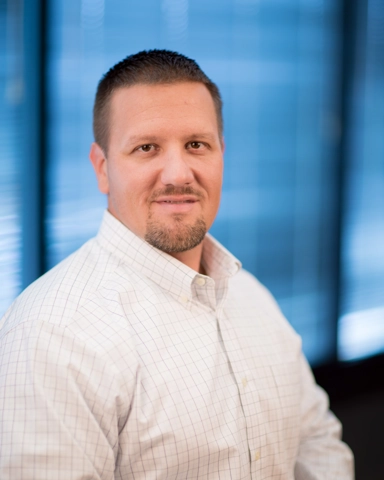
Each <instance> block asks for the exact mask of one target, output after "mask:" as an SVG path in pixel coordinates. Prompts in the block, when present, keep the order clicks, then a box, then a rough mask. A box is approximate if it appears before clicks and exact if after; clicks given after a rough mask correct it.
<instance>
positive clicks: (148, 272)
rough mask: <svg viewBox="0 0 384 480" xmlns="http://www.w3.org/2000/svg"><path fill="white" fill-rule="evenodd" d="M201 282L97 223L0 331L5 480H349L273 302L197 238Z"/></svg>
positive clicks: (319, 395)
mask: <svg viewBox="0 0 384 480" xmlns="http://www.w3.org/2000/svg"><path fill="white" fill-rule="evenodd" d="M202 262H203V266H204V268H205V271H206V272H207V275H202V274H199V273H197V272H195V271H194V270H191V269H190V268H188V267H187V266H185V265H184V264H182V263H180V262H179V261H177V260H176V259H174V258H173V257H171V256H169V255H167V254H165V253H163V252H160V251H158V250H156V249H155V248H153V247H152V246H150V245H149V244H147V243H146V242H144V241H143V240H141V239H140V238H138V237H136V236H135V235H134V234H133V233H132V232H130V231H129V230H128V229H127V228H126V227H124V226H123V225H122V224H121V223H120V222H119V221H118V220H116V219H115V218H114V217H112V216H111V215H110V214H109V213H108V212H106V213H105V216H104V220H103V223H102V226H101V229H100V231H99V234H98V236H97V237H96V238H95V239H92V240H90V241H89V242H87V243H86V244H85V245H84V246H83V247H82V248H81V249H80V250H78V251H77V252H75V253H74V254H73V255H71V256H70V257H68V258H67V259H66V260H65V261H63V262H62V263H61V264H59V265H58V266H57V267H55V268H54V269H53V270H51V271H50V272H48V273H47V274H46V275H44V276H43V277H41V278H40V279H39V280H37V281H36V282H35V283H34V284H32V285H31V286H30V287H29V288H28V289H27V290H26V291H24V292H23V294H22V295H20V297H19V298H18V299H17V300H16V301H15V302H14V304H13V305H12V306H11V307H10V309H9V310H8V312H7V313H6V315H5V317H4V318H3V319H2V321H1V322H0V328H1V330H0V478H1V479H2V480H8V479H13V480H45V479H46V480H69V479H70V480H80V479H81V480H91V479H95V480H96V479H97V480H101V479H102V480H112V479H124V480H128V479H136V480H144V479H146V480H150V479H156V480H160V479H183V480H184V479H212V480H213V479H215V480H217V479H232V480H240V479H265V480H266V479H271V480H272V479H281V480H283V479H284V480H288V479H290V480H293V479H294V478H295V479H300V480H312V479H313V480H314V479H318V480H320V479H335V480H336V479H337V480H343V479H352V478H353V460H352V455H351V452H350V450H349V449H348V447H347V446H346V445H344V444H343V443H342V442H341V441H340V440H339V436H340V424H339V422H338V421H337V420H336V418H335V417H334V416H333V415H332V414H331V413H330V412H329V411H328V404H327V397H326V395H325V394H324V392H323V391H322V390H321V389H320V388H319V387H317V386H316V385H315V383H314V381H313V377H312V374H311V372H310V369H309V367H308V365H307V363H306V361H305V359H304V358H303V356H302V353H301V342H300V339H299V337H298V336H297V335H296V334H295V333H294V332H293V330H292V329H291V327H290V326H289V324H288V323H287V321H286V320H285V319H284V317H283V316H282V314H281V312H280V311H279V309H278V308H277V306H276V304H275V302H274V300H273V299H272V298H271V296H270V295H269V293H268V292H267V291H266V290H265V289H264V287H262V286H261V285H260V284H259V283H258V282H257V280H256V279H255V278H253V277H252V276H251V275H250V274H248V273H247V272H245V271H244V270H242V269H241V266H240V264H239V262H238V261H237V260H236V259H235V258H234V257H233V256H232V255H231V254H230V253H229V252H227V251H226V250H225V249H224V248H223V247H222V246H221V245H219V244H218V243H217V242H216V241H215V240H214V239H213V238H212V237H210V236H209V235H207V237H206V239H205V242H204V251H203V260H202Z"/></svg>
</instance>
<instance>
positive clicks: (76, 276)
mask: <svg viewBox="0 0 384 480" xmlns="http://www.w3.org/2000/svg"><path fill="white" fill-rule="evenodd" d="M119 264H120V262H119V260H118V259H117V258H115V257H114V256H113V255H112V254H111V253H110V252H108V251H106V250H104V249H102V248H101V247H100V246H99V245H98V243H97V240H96V239H92V240H90V241H89V242H87V243H86V244H84V245H83V246H82V247H81V248H80V249H79V250H77V251H76V252H74V253H73V254H72V255H70V256H69V257H67V258H66V259H65V260H63V261H62V262H61V263H59V264H58V265H57V266H56V267H54V268H53V269H52V270H50V271H49V272H47V273H46V274H45V275H43V276H42V277H40V278H39V279H37V280H36V281H35V282H33V283H32V284H31V285H30V286H29V287H28V288H27V289H26V290H24V292H22V294H21V295H19V297H18V298H17V299H16V300H15V301H14V303H13V304H12V305H11V306H10V308H9V309H8V311H7V312H6V314H5V315H4V317H3V319H1V320H0V344H2V345H3V347H4V348H5V347H7V348H9V349H10V351H11V350H12V351H14V352H16V353H17V352H19V351H21V350H23V349H24V350H25V349H26V350H28V351H30V352H34V353H33V355H35V356H36V355H37V352H47V354H48V352H51V353H50V354H51V355H55V354H57V355H58V354H59V353H60V355H62V353H63V352H64V351H67V352H70V354H71V355H72V356H73V355H74V352H77V354H78V355H79V356H81V355H85V352H88V353H87V355H88V356H89V358H100V359H102V358H109V359H110V360H113V359H114V360H116V361H114V360H113V361H112V363H115V364H116V365H117V364H118V363H119V362H118V359H119V358H120V357H121V356H122V352H123V351H124V352H125V353H124V355H125V357H126V361H127V362H130V365H131V366H132V365H133V364H135V363H136V353H135V346H134V344H133V342H132V338H131V332H130V330H129V328H128V326H127V322H126V321H125V319H124V315H123V314H121V313H120V312H119V311H118V309H117V308H112V307H111V306H110V305H109V300H108V298H107V297H108V293H106V291H108V288H109V283H110V282H111V280H110V279H111V278H113V277H114V274H115V271H116V270H118V269H119ZM128 283H129V281H128ZM106 298H107V300H106ZM0 350H1V347H0ZM55 352H56V353H55ZM63 358H65V355H64V356H63ZM101 361H102V360H101Z"/></svg>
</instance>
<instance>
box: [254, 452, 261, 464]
mask: <svg viewBox="0 0 384 480" xmlns="http://www.w3.org/2000/svg"><path fill="white" fill-rule="evenodd" d="M254 458H255V462H257V461H258V460H260V452H259V451H257V452H255V457H254Z"/></svg>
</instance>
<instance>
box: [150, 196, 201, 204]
mask: <svg viewBox="0 0 384 480" xmlns="http://www.w3.org/2000/svg"><path fill="white" fill-rule="evenodd" d="M155 202H156V203H169V204H175V205H178V204H180V205H181V204H183V203H195V202H197V199H196V198H194V197H191V196H188V197H179V196H177V197H176V196H174V197H160V198H157V199H156V200H155Z"/></svg>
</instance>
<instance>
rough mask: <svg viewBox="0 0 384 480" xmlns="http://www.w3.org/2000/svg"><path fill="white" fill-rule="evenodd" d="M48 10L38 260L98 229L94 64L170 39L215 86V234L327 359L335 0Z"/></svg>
mask: <svg viewBox="0 0 384 480" xmlns="http://www.w3.org/2000/svg"><path fill="white" fill-rule="evenodd" d="M50 11H51V16H50V19H49V25H50V52H51V53H50V61H49V69H48V72H49V76H48V78H49V85H50V110H49V118H50V122H49V123H50V131H49V158H50V163H49V171H48V180H49V181H48V218H47V226H48V263H49V265H50V266H53V265H54V264H56V263H57V262H58V261H59V260H61V259H62V258H64V257H65V256H66V255H68V254H69V253H70V252H72V251H73V250H74V249H75V248H77V247H78V246H79V245H81V244H82V243H83V242H84V241H85V240H86V239H88V238H89V237H90V236H92V235H94V234H95V232H96V231H97V228H98V225H99V222H100V219H101V215H102V210H103V208H104V207H105V204H106V202H105V199H103V198H102V197H101V195H100V194H99V193H98V192H97V188H96V182H95V180H94V175H93V172H92V169H91V167H90V165H89V162H88V160H87V157H88V150H89V144H90V142H91V141H92V132H91V124H92V117H91V113H92V103H93V98H94V94H95V89H96V85H97V82H98V80H99V79H100V77H101V75H102V74H103V73H104V72H105V71H106V70H107V69H108V68H110V67H111V66H112V65H113V64H114V63H115V62H117V61H119V60H121V59H122V58H124V57H125V56H127V55H129V54H132V53H135V52H137V51H139V50H143V49H150V48H169V49H172V50H177V51H180V52H182V53H185V54H186V55H188V56H190V57H192V58H195V59H196V60H197V61H198V63H199V64H200V65H201V67H202V68H203V69H204V70H205V71H206V73H207V74H208V75H209V76H210V77H211V78H212V79H213V80H214V81H215V82H216V83H217V84H218V85H219V87H220V89H221V91H222V94H223V98H224V105H225V106H224V118H225V141H226V146H227V149H226V154H225V164H226V165H225V178H224V190H223V197H222V206H221V209H220V212H219V215H218V218H217V221H216V222H215V225H214V227H213V229H212V233H213V234H214V235H216V236H217V237H218V239H219V240H220V241H222V242H223V243H224V245H226V246H227V247H228V248H229V249H230V250H232V251H233V252H234V254H235V255H237V256H238V257H239V259H240V260H241V261H242V262H243V265H244V267H245V268H246V269H248V270H250V271H251V272H252V273H254V274H255V275H256V276H257V277H258V278H259V279H260V280H261V281H262V282H263V283H265V284H266V286H267V287H268V288H270V289H271V291H272V293H273V294H274V295H275V296H276V297H277V299H278V301H279V302H280V305H281V307H282V309H283V311H284V313H285V314H286V316H287V317H288V319H289V320H290V321H291V322H292V324H293V326H294V327H295V328H296V330H297V331H298V332H299V333H300V334H301V335H302V337H303V344H304V350H305V352H306V354H307V356H308V358H309V359H310V361H311V362H312V363H313V364H315V363H322V362H325V361H326V360H327V359H328V358H329V357H330V356H331V355H333V354H334V351H335V349H336V344H335V321H336V320H335V312H334V301H335V299H334V295H335V293H334V292H335V288H334V281H335V278H334V277H335V275H334V272H333V268H334V267H333V265H332V256H330V253H331V252H333V251H335V249H336V248H337V245H336V241H337V239H336V238H335V233H334V230H335V229H334V228H333V226H334V224H335V221H337V219H335V218H334V213H333V210H334V209H333V201H334V199H335V198H336V197H335V195H336V191H337V190H336V189H337V188H338V186H337V185H336V184H335V182H334V171H335V165H336V163H337V159H336V158H335V151H336V149H335V145H336V142H337V140H338V128H337V122H336V121H335V118H334V116H335V112H334V110H335V105H336V104H337V101H338V99H337V96H336V93H337V88H336V86H337V84H338V78H337V75H338V72H339V64H338V62H339V54H340V52H339V51H338V49H337V45H338V44H339V38H338V28H339V10H338V2H334V1H333V0H324V1H318V0H317V1H309V2H298V1H295V2H287V1H282V0H268V2H267V1H257V2H256V1H250V0H224V1H223V0H220V1H219V0H210V1H209V2H207V1H204V0H195V1H193V2H189V1H188V0H162V1H155V0H142V1H141V2H128V3H127V2H126V1H125V0H111V1H108V2H106V1H104V0H82V1H81V2H79V1H77V0H51V6H50ZM335 46H336V47H335Z"/></svg>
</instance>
